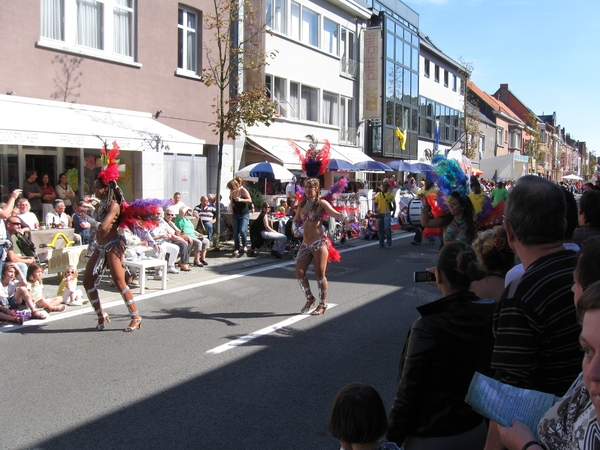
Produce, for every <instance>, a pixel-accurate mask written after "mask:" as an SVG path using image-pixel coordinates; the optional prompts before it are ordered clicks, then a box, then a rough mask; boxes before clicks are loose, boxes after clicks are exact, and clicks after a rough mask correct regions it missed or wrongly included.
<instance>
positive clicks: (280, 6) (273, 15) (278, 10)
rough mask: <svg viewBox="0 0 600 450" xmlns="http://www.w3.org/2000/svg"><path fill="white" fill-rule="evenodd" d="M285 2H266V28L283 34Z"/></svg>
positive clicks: (268, 0) (276, 0)
mask: <svg viewBox="0 0 600 450" xmlns="http://www.w3.org/2000/svg"><path fill="white" fill-rule="evenodd" d="M286 3H287V2H286V1H285V0H267V3H266V9H267V17H266V18H267V26H268V27H270V28H271V29H272V30H273V31H277V32H279V33H283V34H285V32H286V26H285V18H286V11H285V5H286Z"/></svg>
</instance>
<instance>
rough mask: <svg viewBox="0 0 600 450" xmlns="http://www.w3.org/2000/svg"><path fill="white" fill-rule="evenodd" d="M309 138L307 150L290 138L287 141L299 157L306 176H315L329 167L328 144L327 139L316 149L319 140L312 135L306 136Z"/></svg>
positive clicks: (321, 173)
mask: <svg viewBox="0 0 600 450" xmlns="http://www.w3.org/2000/svg"><path fill="white" fill-rule="evenodd" d="M306 137H307V138H308V139H309V140H310V144H308V150H306V151H304V150H303V149H302V148H301V147H300V146H299V145H298V144H296V143H295V142H294V141H292V140H291V139H288V142H289V143H290V145H291V146H292V148H293V149H294V153H296V155H297V156H298V158H300V162H302V170H303V171H304V172H306V176H308V178H317V177H318V176H319V175H323V174H324V173H325V171H326V170H327V167H329V158H330V148H331V146H330V144H329V141H328V140H327V139H325V140H324V141H323V146H322V147H321V148H320V149H317V145H318V144H319V141H318V140H317V139H316V138H315V137H314V136H313V135H312V134H309V135H307V136H306Z"/></svg>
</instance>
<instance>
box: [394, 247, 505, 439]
mask: <svg viewBox="0 0 600 450" xmlns="http://www.w3.org/2000/svg"><path fill="white" fill-rule="evenodd" d="M428 272H430V273H435V280H436V281H435V282H433V283H435V284H436V285H437V287H438V288H439V289H440V290H441V291H442V295H443V297H442V298H441V299H439V300H436V301H434V302H431V303H427V304H425V305H423V306H420V307H418V308H417V310H418V311H419V313H421V317H420V318H418V319H417V320H416V321H415V322H414V323H413V324H412V326H411V328H410V331H409V334H408V337H407V340H406V344H405V345H404V350H403V352H402V358H401V360H400V369H399V375H398V380H399V381H398V386H397V389H396V396H395V398H394V403H393V406H392V410H391V412H390V415H389V420H388V425H389V428H388V431H387V439H388V440H389V441H391V442H395V443H396V444H397V445H398V446H400V445H404V447H403V448H404V449H405V450H417V449H424V448H436V449H454V448H460V449H464V450H471V449H473V450H475V449H476V450H480V449H482V448H483V445H484V443H485V440H486V436H487V427H486V424H485V422H484V420H483V417H482V416H481V415H480V414H479V413H477V412H475V411H474V410H473V409H472V408H471V406H469V405H468V404H467V403H465V401H464V398H465V395H466V394H467V391H468V388H469V384H470V382H471V379H472V378H473V374H474V373H475V371H478V372H481V373H483V374H489V371H490V370H489V367H490V358H491V354H492V348H493V342H494V338H493V335H492V320H493V315H494V310H495V308H496V302H495V301H494V300H493V299H486V300H480V299H479V298H478V297H477V296H476V295H475V294H474V293H473V292H471V291H470V287H471V283H472V282H473V281H476V280H480V279H482V278H483V277H484V276H485V274H486V269H485V267H484V266H483V265H482V264H481V263H479V262H478V261H477V255H476V253H475V251H474V250H473V249H472V248H471V247H470V246H469V245H467V244H465V243H464V242H450V243H448V244H446V245H444V247H443V248H442V250H441V251H440V253H439V255H438V259H437V263H436V267H435V269H428ZM417 275H418V273H415V280H417V279H418V278H417ZM419 281H427V280H426V279H423V280H419Z"/></svg>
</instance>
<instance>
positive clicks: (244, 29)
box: [202, 0, 276, 247]
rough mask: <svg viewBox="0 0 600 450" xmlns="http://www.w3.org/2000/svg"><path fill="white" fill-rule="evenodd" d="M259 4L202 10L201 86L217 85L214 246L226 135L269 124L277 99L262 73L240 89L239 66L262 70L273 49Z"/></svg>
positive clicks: (234, 1) (219, 2)
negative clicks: (205, 34)
mask: <svg viewBox="0 0 600 450" xmlns="http://www.w3.org/2000/svg"><path fill="white" fill-rule="evenodd" d="M261 4H262V2H252V1H251V0H213V5H214V11H212V12H209V13H206V14H205V15H204V28H205V29H206V30H208V31H209V32H211V33H212V38H210V39H208V41H206V40H205V41H204V42H203V45H204V50H205V55H206V60H205V62H206V67H205V68H204V69H203V71H202V75H203V79H204V83H205V84H206V86H215V87H216V88H217V97H216V98H214V103H213V104H212V108H213V110H214V112H215V121H214V122H213V123H212V126H213V131H214V133H215V134H216V135H218V136H219V144H218V159H217V197H216V198H217V201H216V207H217V220H216V222H215V225H216V228H217V231H216V233H215V237H216V238H215V239H216V241H215V242H216V245H215V246H216V247H218V246H219V244H218V243H219V241H218V239H219V236H220V234H221V229H220V220H219V219H220V217H221V206H220V203H221V202H220V201H219V199H220V198H221V192H220V191H221V176H222V166H223V143H224V140H225V136H227V138H229V139H234V138H235V137H236V136H238V135H239V133H241V132H244V133H245V131H246V127H247V126H254V125H258V124H261V123H262V124H264V125H266V126H269V125H270V124H271V123H273V121H274V120H275V117H276V116H275V114H276V104H275V103H274V102H273V101H271V99H270V96H269V93H268V92H267V89H266V86H265V84H264V76H262V77H260V78H259V79H257V78H253V79H252V80H253V85H251V84H250V83H246V84H245V86H244V87H245V89H243V90H242V89H241V86H240V77H241V75H242V74H243V73H244V71H246V73H252V74H262V69H263V68H264V66H265V65H266V64H267V58H271V57H274V56H275V52H265V51H264V45H262V42H264V36H265V33H266V32H267V31H266V25H265V23H264V19H265V14H264V12H262V10H261ZM239 36H243V37H241V38H240V37H239ZM248 78H249V79H251V77H248Z"/></svg>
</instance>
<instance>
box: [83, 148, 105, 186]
mask: <svg viewBox="0 0 600 450" xmlns="http://www.w3.org/2000/svg"><path fill="white" fill-rule="evenodd" d="M83 154H84V165H83V191H82V192H83V195H92V194H93V193H94V181H95V180H96V178H98V174H99V173H100V167H101V164H100V152H99V151H98V150H96V149H94V150H89V149H85V150H84V152H83Z"/></svg>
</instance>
